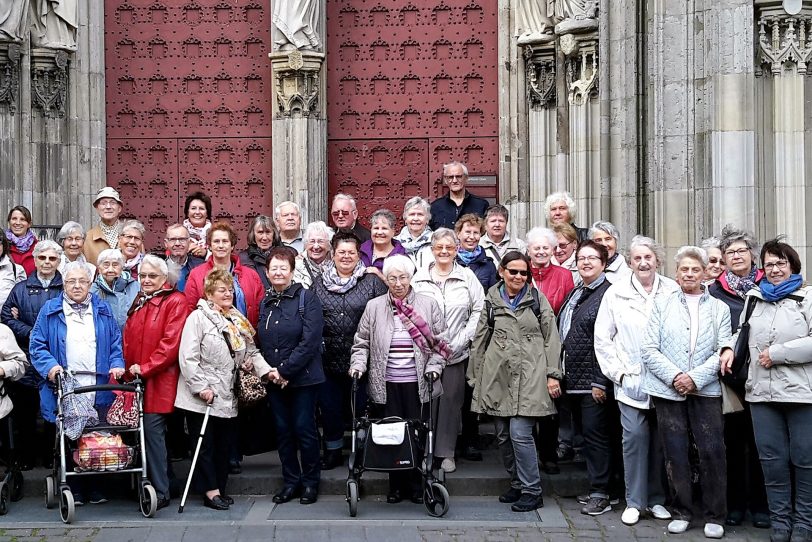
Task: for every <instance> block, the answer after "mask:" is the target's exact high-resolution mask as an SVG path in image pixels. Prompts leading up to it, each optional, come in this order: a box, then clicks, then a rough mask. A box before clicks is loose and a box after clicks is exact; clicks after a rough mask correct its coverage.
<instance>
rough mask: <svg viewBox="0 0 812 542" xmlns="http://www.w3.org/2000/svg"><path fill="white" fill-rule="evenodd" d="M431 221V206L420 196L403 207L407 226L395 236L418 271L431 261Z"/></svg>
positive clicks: (404, 220)
mask: <svg viewBox="0 0 812 542" xmlns="http://www.w3.org/2000/svg"><path fill="white" fill-rule="evenodd" d="M429 220H431V205H430V204H429V202H428V201H426V200H425V199H423V198H421V197H420V196H415V197H413V198H411V199H409V200H408V201H407V202H406V204H405V205H404V206H403V222H404V224H405V226H403V229H402V230H400V233H399V234H397V235H396V236H395V239H397V240H398V241H400V244H401V245H403V248H404V249H405V250H406V255H407V256H409V257H410V258H411V259H412V261H413V262H414V263H415V265H417V268H418V269H420V268H421V267H423V265H424V261H425V260H426V259H428V261H430V260H431V255H430V254H431V248H430V247H431V228H429ZM428 261H425V263H428Z"/></svg>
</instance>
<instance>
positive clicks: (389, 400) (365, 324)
mask: <svg viewBox="0 0 812 542" xmlns="http://www.w3.org/2000/svg"><path fill="white" fill-rule="evenodd" d="M374 224H375V221H373V226H374ZM374 232H375V230H374V228H373V237H374V235H375V233H374ZM414 272H415V267H414V263H413V262H412V260H410V259H409V257H408V256H405V255H403V254H397V255H394V256H390V257H388V258H386V261H385V262H383V276H384V278H385V280H386V283H387V284H388V285H389V292H388V293H387V294H385V295H382V296H380V297H376V298H375V299H373V300H372V301H370V302H369V303H367V306H366V309H365V310H364V314H363V315H362V316H361V321H360V322H359V324H358V331H357V332H356V333H355V344H354V345H353V347H352V355H351V358H350V359H351V362H350V371H349V372H350V376H352V377H353V378H360V377H361V376H362V375H363V374H364V373H367V372H368V373H369V381H368V382H369V384H368V391H369V399H370V401H371V403H372V404H371V405H370V408H371V411H372V414H373V415H374V416H375V417H380V418H385V417H387V416H400V417H402V418H406V419H424V420H425V419H427V417H428V407H429V403H430V401H431V399H432V398H433V397H434V398H436V397H439V396H440V395H441V394H442V385H441V384H440V382H437V380H438V379H439V378H440V374H441V373H442V372H443V367H444V366H445V364H446V361H447V360H448V359H450V358H451V357H452V355H453V352H452V350H451V348H449V346H448V343H447V342H446V341H445V336H446V334H445V331H446V321H445V318H444V316H443V312H442V310H440V307H439V305H437V302H436V301H435V300H434V299H432V298H431V297H428V296H425V295H423V294H420V293H417V292H415V290H414V289H413V288H412V287H411V281H412V277H413V276H414ZM427 379H431V380H433V381H435V384H434V395H433V396H430V395H429V385H428V382H427ZM420 455H421V452H420V451H417V452H416V456H417V457H416V458H415V459H416V461H417V462H418V463H420V462H421V461H422V457H420ZM430 467H431V466H430ZM420 482H421V475H420V473H419V472H418V471H417V470H412V471H395V472H392V473H390V474H389V493H388V494H387V496H386V502H388V503H391V504H394V503H398V502H400V501H402V500H403V498H404V496H406V497H410V498H411V501H412V502H414V503H418V504H419V503H422V502H423V492H422V489H421V484H420Z"/></svg>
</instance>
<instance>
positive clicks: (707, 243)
mask: <svg viewBox="0 0 812 542" xmlns="http://www.w3.org/2000/svg"><path fill="white" fill-rule="evenodd" d="M719 243H720V241H719V238H718V237H716V236H715V235H714V236H711V237H708V238H707V239H702V242H701V243H699V246H701V247H702V248H704V249H705V250H708V249H709V248H719Z"/></svg>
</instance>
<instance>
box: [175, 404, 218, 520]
mask: <svg viewBox="0 0 812 542" xmlns="http://www.w3.org/2000/svg"><path fill="white" fill-rule="evenodd" d="M215 397H216V395H215ZM212 402H214V398H212ZM210 413H211V403H209V404H208V405H206V414H205V415H204V416H203V425H201V426H200V437H199V438H198V439H197V446H196V447H195V455H194V456H192V466H191V468H190V469H189V476H187V477H186V489H184V490H183V498H182V499H181V500H180V506H179V507H178V514H182V513H183V507H184V506H185V505H186V496H187V495H188V494H189V486H190V485H192V476H193V475H194V473H195V465H196V464H197V456H198V454H199V453H200V445H201V444H203V435H205V434H206V426H207V425H208V424H209V414H210Z"/></svg>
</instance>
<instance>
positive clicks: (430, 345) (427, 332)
mask: <svg viewBox="0 0 812 542" xmlns="http://www.w3.org/2000/svg"><path fill="white" fill-rule="evenodd" d="M389 299H390V300H391V301H392V304H393V305H394V306H395V314H397V315H398V317H399V318H400V321H401V322H403V327H404V328H406V330H407V331H408V332H409V336H410V337H411V338H412V340H413V341H414V342H415V344H416V345H417V346H418V348H420V350H421V351H422V352H423V353H424V354H431V353H432V352H434V353H437V354H439V355H440V356H442V358H443V359H444V360H448V359H449V358H451V355H452V354H453V352H452V351H451V349H450V348H449V347H448V343H447V342H445V341H444V340H443V339H438V338H437V337H435V336H434V334H433V333H432V332H431V328H430V327H429V325H428V324H427V323H426V320H424V319H423V317H422V316H420V315H419V314H418V313H417V311H415V310H414V307H412V306H411V305H409V304H407V303H406V301H405V300H403V299H395V298H394V297H392V296H391V295H390V296H389Z"/></svg>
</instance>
